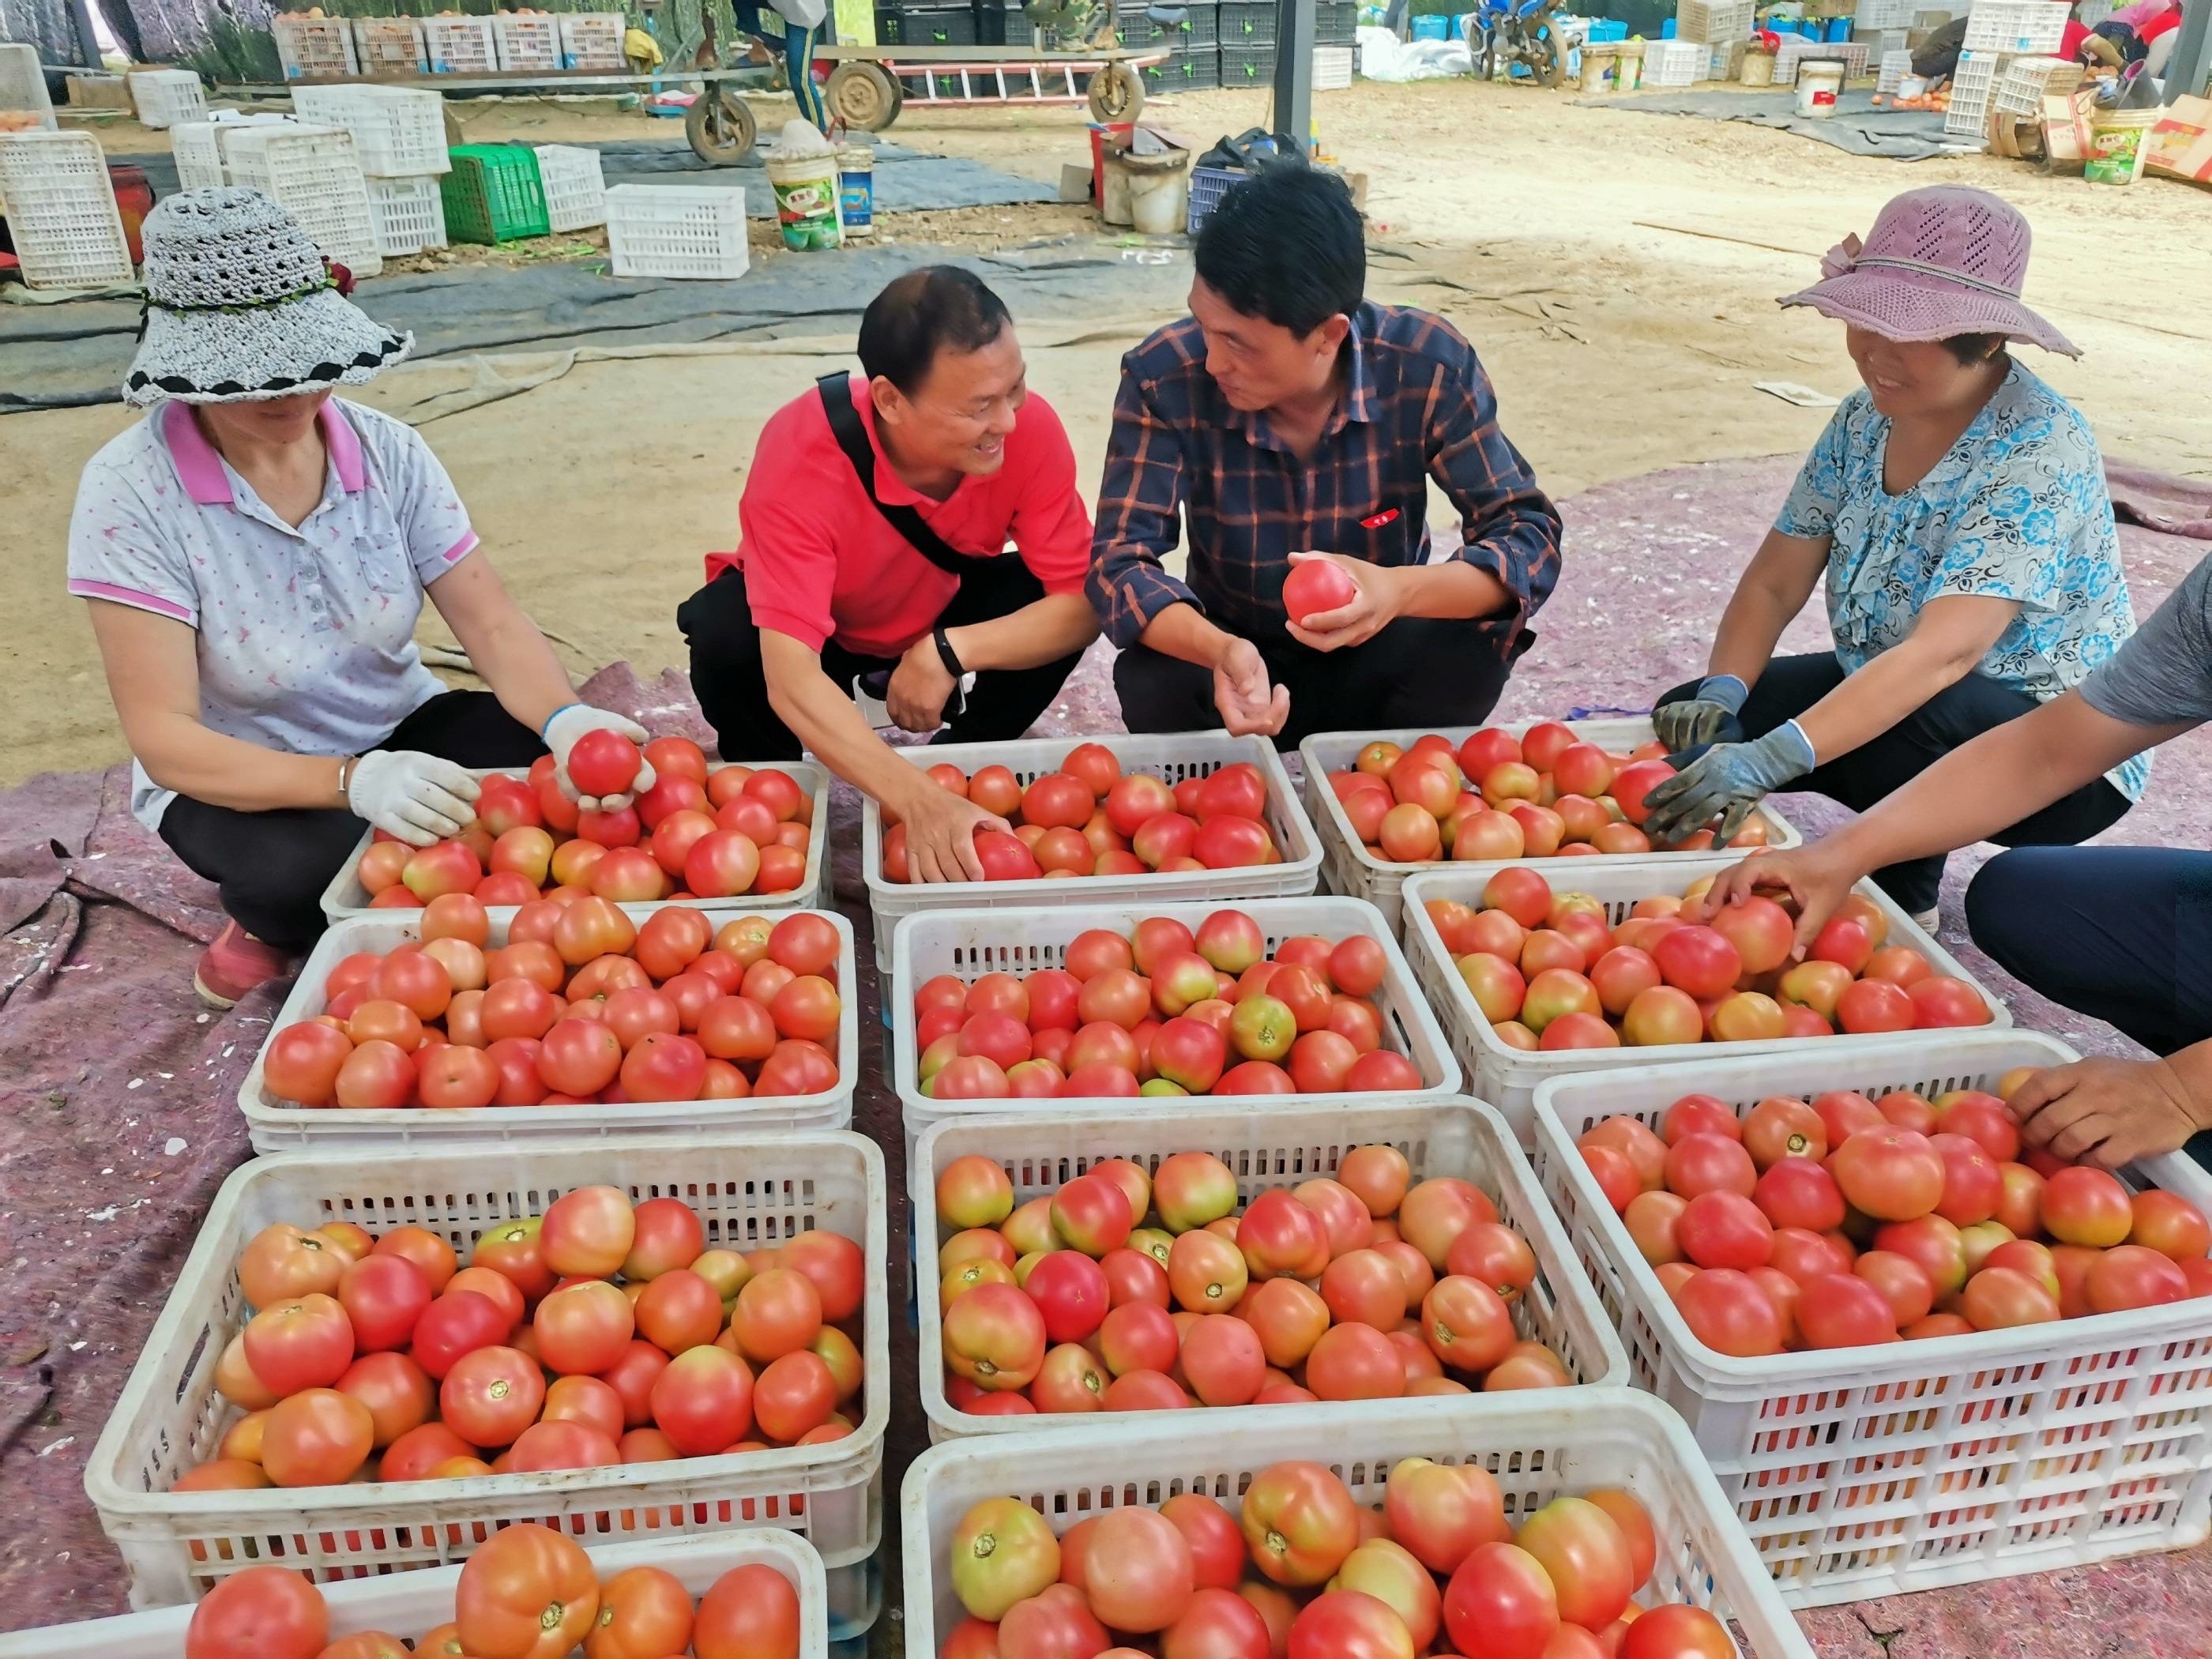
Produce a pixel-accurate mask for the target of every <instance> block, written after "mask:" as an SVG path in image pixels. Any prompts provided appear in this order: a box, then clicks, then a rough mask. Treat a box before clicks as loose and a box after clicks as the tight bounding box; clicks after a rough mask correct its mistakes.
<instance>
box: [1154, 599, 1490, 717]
mask: <svg viewBox="0 0 2212 1659" xmlns="http://www.w3.org/2000/svg"><path fill="white" fill-rule="evenodd" d="M1253 643H1254V644H1255V645H1256V646H1258V647H1259V648H1260V654H1261V657H1263V658H1265V659H1267V672H1268V675H1269V677H1270V678H1273V681H1274V682H1275V684H1278V685H1280V686H1284V687H1286V688H1287V689H1288V690H1289V691H1290V694H1291V717H1290V720H1289V721H1288V722H1287V723H1286V724H1285V726H1284V727H1283V729H1282V731H1281V732H1279V734H1278V735H1277V736H1276V738H1275V747H1276V748H1278V749H1281V750H1291V749H1295V748H1297V746H1298V744H1299V743H1300V742H1301V741H1302V740H1303V739H1304V738H1308V737H1310V736H1311V735H1312V734H1313V733H1315V732H1365V731H1387V730H1390V729H1392V728H1395V727H1399V726H1477V725H1480V723H1481V722H1482V721H1484V720H1487V719H1488V718H1489V717H1490V711H1491V710H1492V708H1496V707H1497V706H1498V695H1499V694H1500V693H1501V692H1503V691H1504V690H1505V677H1506V676H1507V675H1508V674H1509V673H1510V672H1511V671H1512V668H1511V665H1510V664H1509V663H1507V662H1506V661H1505V660H1504V659H1502V658H1501V657H1499V656H1498V647H1497V643H1496V629H1495V628H1494V627H1491V628H1486V627H1485V626H1484V625H1483V623H1481V622H1480V620H1477V621H1473V622H1452V621H1444V620H1439V619H1432V618H1430V617H1404V618H1401V620H1400V621H1397V622H1394V623H1391V624H1390V625H1389V627H1388V628H1386V629H1383V631H1382V632H1381V633H1379V634H1377V635H1376V636H1375V637H1374V638H1373V639H1371V640H1369V641H1367V642H1366V643H1365V644H1364V645H1355V646H1350V647H1346V648H1345V649H1344V650H1341V651H1316V650H1314V649H1313V648H1312V647H1310V646H1305V645H1301V644H1299V643H1298V641H1296V640H1294V639H1291V638H1290V637H1289V636H1288V635H1283V636H1281V637H1279V638H1274V639H1259V640H1255V641H1253ZM1114 689H1115V690H1116V691H1117V692H1119V693H1120V694H1121V720H1122V723H1123V724H1124V725H1125V726H1127V727H1128V728H1129V729H1130V730H1131V731H1132V732H1210V731H1214V730H1218V728H1219V726H1220V725H1221V711H1220V709H1218V708H1216V707H1215V706H1214V702H1213V671H1212V670H1211V669H1207V668H1201V667H1200V666H1199V665H1197V664H1196V663H1188V662H1184V661H1183V660H1182V659H1180V658H1177V657H1170V656H1166V655H1164V654H1163V653H1160V652H1158V651H1155V650H1153V649H1152V648H1151V647H1149V646H1143V645H1136V646H1132V647H1129V649H1127V651H1124V652H1123V653H1121V655H1120V656H1118V657H1116V658H1115V659H1114Z"/></svg>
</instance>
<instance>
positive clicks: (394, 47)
mask: <svg viewBox="0 0 2212 1659" xmlns="http://www.w3.org/2000/svg"><path fill="white" fill-rule="evenodd" d="M353 49H354V55H355V56H356V58H359V59H360V60H361V72H362V74H363V75H427V74H428V73H429V72H430V52H429V48H428V46H426V45H425V44H424V42H423V37H422V19H421V18H419V17H356V18H355V19H354V20H353Z"/></svg>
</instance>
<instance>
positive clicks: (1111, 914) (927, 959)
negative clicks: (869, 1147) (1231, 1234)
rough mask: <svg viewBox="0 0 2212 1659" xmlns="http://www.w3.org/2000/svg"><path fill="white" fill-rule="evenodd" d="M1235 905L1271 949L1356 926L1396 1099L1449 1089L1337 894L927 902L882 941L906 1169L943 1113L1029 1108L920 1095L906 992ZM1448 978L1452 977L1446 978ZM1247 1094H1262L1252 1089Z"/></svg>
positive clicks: (1208, 1103) (1376, 928) (1176, 1112)
mask: <svg viewBox="0 0 2212 1659" xmlns="http://www.w3.org/2000/svg"><path fill="white" fill-rule="evenodd" d="M1224 909H1234V910H1242V911H1243V912H1244V913H1245V914H1246V915H1249V916H1250V917H1251V918H1252V920H1253V921H1255V922H1256V923H1258V924H1259V927H1260V932H1261V933H1262V934H1263V935H1265V936H1266V939H1267V951H1268V954H1270V955H1271V956H1272V955H1273V953H1274V950H1275V947H1276V946H1277V945H1280V944H1281V943H1282V942H1283V941H1284V940H1285V939H1290V938H1291V937H1293V936H1294V935H1297V934H1299V933H1318V934H1320V935H1321V936H1322V938H1324V939H1350V938H1352V937H1353V936H1354V935H1355V934H1357V935H1360V936H1363V937H1365V938H1369V939H1374V940H1375V941H1376V943H1378V944H1380V945H1382V947H1383V983H1382V984H1381V986H1379V987H1377V988H1376V992H1375V995H1374V999H1373V1000H1374V1002H1375V1006H1376V1008H1377V1009H1379V1010H1380V1011H1381V1012H1382V1015H1383V1047H1384V1048H1391V1049H1395V1050H1396V1051H1397V1052H1398V1053H1400V1054H1404V1055H1405V1056H1406V1057H1407V1059H1409V1060H1412V1061H1413V1066H1414V1068H1415V1069H1416V1070H1417V1071H1419V1073H1420V1077H1421V1086H1420V1089H1419V1091H1417V1092H1415V1093H1413V1094H1411V1095H1407V1094H1401V1095H1398V1096H1395V1098H1398V1099H1407V1098H1412V1099H1417V1100H1434V1099H1438V1098H1441V1097H1444V1096H1446V1095H1452V1094H1456V1093H1458V1092H1459V1085H1460V1068H1459V1062H1458V1061H1457V1060H1455V1059H1454V1058H1453V1056H1452V1053H1451V1049H1450V1046H1449V1044H1448V1043H1447V1042H1446V1041H1445V1038H1444V1034H1443V1030H1440V1029H1439V1028H1438V1026H1437V1017H1436V1016H1435V1015H1434V1014H1433V1013H1431V1012H1430V1011H1429V1006H1428V1004H1426V1003H1425V1002H1424V1001H1423V1000H1421V993H1420V989H1419V985H1418V983H1417V981H1416V980H1415V978H1414V976H1413V972H1412V970H1411V969H1409V968H1408V966H1407V962H1406V958H1405V956H1404V955H1403V954H1402V953H1401V951H1399V949H1398V942H1397V940H1396V939H1393V938H1392V937H1391V936H1390V930H1389V928H1387V927H1384V926H1383V918H1382V917H1381V916H1380V915H1378V914H1376V909H1375V907H1374V906H1373V905H1371V904H1363V903H1361V902H1359V901H1358V899H1346V898H1283V899H1234V898H1231V899H1219V900H1208V901H1206V902H1204V903H1200V904H1155V903H1152V902H1147V901H1146V900H1144V899H1141V898H1139V899H1134V900H1126V901H1123V902H1121V903H1117V904H1080V905H1067V906H1065V907H1061V908H1054V909H1036V910H931V911H925V912H923V913H922V914H921V915H915V916H909V917H908V918H907V919H906V920H905V921H902V922H901V923H900V924H899V927H898V933H897V937H896V939H895V940H894V941H893V944H892V947H891V950H892V956H891V970H890V978H889V979H888V980H886V981H884V986H885V989H884V1000H885V1002H886V1003H887V1004H888V1005H889V1006H890V1023H891V1080H892V1082H893V1084H894V1085H896V1088H897V1090H898V1097H899V1114H900V1116H901V1117H902V1118H903V1119H904V1120H905V1122H906V1150H907V1169H908V1171H909V1172H911V1171H912V1170H914V1169H915V1141H916V1140H917V1139H920V1138H921V1133H922V1131H924V1130H925V1129H927V1128H928V1127H930V1126H931V1125H932V1124H933V1123H938V1122H940V1121H943V1120H945V1119H946V1118H949V1117H962V1116H967V1117H975V1118H981V1117H983V1116H986V1115H987V1116H991V1117H1003V1116H1006V1115H1009V1114H1012V1113H1017V1112H1033V1111H1035V1110H1036V1103H1035V1102H1033V1101H1030V1100H1019V1099H1016V1100H957V1101H955V1100H935V1099H933V1098H931V1097H929V1096H927V1095H925V1094H923V1093H922V1092H921V1083H920V1078H919V1073H918V1071H917V1061H918V1060H919V1059H920V1055H919V1054H918V1052H917V1050H916V1048H915V1030H914V1024H915V1021H914V994H915V991H916V990H917V989H918V988H919V987H921V983H922V981H925V980H928V979H933V978H935V977H936V976H937V975H939V974H951V975H953V976H954V977H955V978H957V979H961V980H964V981H968V982H969V984H973V983H974V982H975V981H977V980H979V979H981V977H982V976H983V975H986V974H994V973H1005V974H1028V973H1034V972H1035V971H1036V969H1040V968H1057V967H1059V966H1060V963H1062V962H1063V961H1065V960H1066V955H1067V947H1068V945H1069V944H1070V943H1071V942H1072V941H1073V939H1075V937H1076V935H1077V934H1079V933H1083V932H1085V931H1086V930H1087V929H1090V928H1092V927H1104V928H1109V929H1111V930H1112V931H1114V932H1115V933H1121V934H1123V935H1125V936H1126V935H1127V934H1128V933H1130V932H1131V931H1132V930H1133V929H1134V927H1136V925H1137V924H1138V923H1139V921H1143V920H1144V919H1145V918H1146V917H1147V916H1170V917H1172V918H1174V919H1175V920H1176V921H1180V922H1182V924H1183V925H1184V926H1185V927H1188V928H1190V929H1191V930H1192V931H1193V932H1196V931H1197V929H1198V925H1199V924H1200V922H1202V921H1205V920H1206V917H1208V916H1210V915H1212V914H1213V913H1214V912H1215V911H1216V910H1224ZM1452 977H1453V978H1454V979H1455V980H1456V979H1457V978H1458V977H1459V976H1458V975H1456V974H1455V975H1453V976H1452ZM1242 1098H1247V1097H1241V1096H1236V1095H1228V1096H1222V1097H1218V1098H1216V1097H1200V1099H1198V1100H1195V1101H1194V1100H1190V1099H1182V1098H1176V1097H1169V1098H1166V1099H1163V1100H1157V1101H1155V1102H1153V1103H1152V1108H1151V1109H1157V1110H1158V1111H1159V1112H1160V1113H1161V1114H1162V1115H1163V1116H1167V1117H1174V1116H1180V1115H1185V1114H1188V1113H1189V1112H1191V1111H1193V1110H1198V1111H1211V1110H1214V1109H1218V1106H1219V1105H1220V1104H1221V1103H1223V1102H1225V1101H1231V1100H1237V1099H1242ZM1254 1098H1261V1097H1254ZM1263 1098H1264V1099H1265V1100H1266V1101H1267V1104H1268V1105H1269V1106H1270V1107H1271V1108H1273V1109H1277V1110H1287V1109H1291V1108H1293V1107H1321V1106H1353V1105H1358V1104H1360V1103H1362V1102H1363V1100H1364V1097H1362V1096H1359V1095H1349V1094H1334V1095H1306V1094H1288V1095H1267V1096H1266V1097H1263ZM1089 1104H1091V1105H1093V1106H1098V1107H1103V1108H1110V1109H1115V1110H1127V1111H1132V1112H1138V1113H1141V1112H1144V1111H1146V1110H1147V1109H1148V1108H1147V1107H1146V1104H1145V1103H1142V1102H1134V1103H1132V1102H1129V1101H1126V1100H1105V1101H1097V1100H1094V1101H1091V1102H1089Z"/></svg>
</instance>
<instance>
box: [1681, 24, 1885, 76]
mask: <svg viewBox="0 0 2212 1659" xmlns="http://www.w3.org/2000/svg"><path fill="white" fill-rule="evenodd" d="M1647 50H1648V48H1647ZM1827 58H1833V59H1835V60H1837V61H1838V62H1839V63H1841V64H1843V66H1844V79H1846V80H1850V81H1856V80H1857V79H1859V78H1860V77H1861V76H1863V75H1865V73H1866V72H1867V45H1866V42H1865V41H1863V40H1805V39H1804V38H1803V37H1802V36H1796V37H1793V38H1791V39H1790V40H1784V42H1783V43H1782V50H1781V51H1779V52H1776V53H1775V54H1774V84H1775V85H1776V86H1778V87H1793V86H1796V84H1797V66H1798V65H1799V64H1803V63H1808V62H1818V61H1820V60H1824V59H1827Z"/></svg>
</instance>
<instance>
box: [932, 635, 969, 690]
mask: <svg viewBox="0 0 2212 1659" xmlns="http://www.w3.org/2000/svg"><path fill="white" fill-rule="evenodd" d="M930 637H931V638H932V639H933V640H935V641H937V659H938V661H939V662H941V663H943V664H944V665H945V672H946V673H948V674H950V675H951V676H952V678H953V679H954V681H955V682H956V683H957V681H958V680H959V679H960V678H961V677H962V676H963V675H964V674H966V673H967V670H966V669H965V668H963V666H961V663H960V656H959V653H957V652H956V651H955V650H953V648H952V641H951V640H950V639H948V638H946V637H945V625H944V624H943V623H939V624H938V625H937V627H935V628H934V629H931V630H930Z"/></svg>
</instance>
